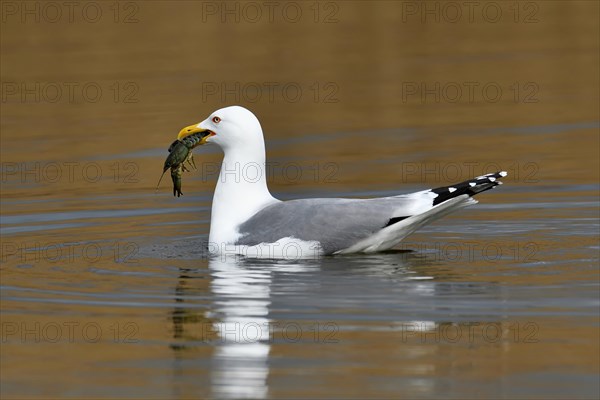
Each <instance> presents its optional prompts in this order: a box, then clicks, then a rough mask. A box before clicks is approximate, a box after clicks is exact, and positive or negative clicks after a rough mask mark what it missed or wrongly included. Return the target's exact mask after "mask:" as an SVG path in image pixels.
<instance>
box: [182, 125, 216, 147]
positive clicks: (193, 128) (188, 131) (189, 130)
mask: <svg viewBox="0 0 600 400" xmlns="http://www.w3.org/2000/svg"><path fill="white" fill-rule="evenodd" d="M198 125H199V124H194V125H190V126H186V127H185V128H183V129H182V130H180V131H179V134H178V135H177V140H181V139H183V138H185V137H186V136H189V135H193V134H194V133H199V132H206V135H204V136H203V137H202V141H201V142H200V143H198V146H200V145H203V144H205V143H206V139H208V138H209V137H211V136H214V133H213V132H211V131H209V130H208V129H202V128H198Z"/></svg>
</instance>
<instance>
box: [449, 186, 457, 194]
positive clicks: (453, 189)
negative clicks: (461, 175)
mask: <svg viewBox="0 0 600 400" xmlns="http://www.w3.org/2000/svg"><path fill="white" fill-rule="evenodd" d="M448 191H449V192H450V193H452V192H456V188H455V187H449V188H448Z"/></svg>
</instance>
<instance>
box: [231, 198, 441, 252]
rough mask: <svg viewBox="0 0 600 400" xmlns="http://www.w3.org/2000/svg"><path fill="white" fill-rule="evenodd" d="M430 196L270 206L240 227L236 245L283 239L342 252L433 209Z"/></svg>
mask: <svg viewBox="0 0 600 400" xmlns="http://www.w3.org/2000/svg"><path fill="white" fill-rule="evenodd" d="M435 196H436V195H435V194H433V193H431V192H419V193H414V194H411V195H406V196H396V197H384V198H377V199H365V200H363V199H302V200H291V201H285V202H281V203H277V204H273V205H270V206H268V207H266V208H264V209H263V210H261V211H259V212H258V213H256V214H255V215H254V216H253V217H252V218H250V219H249V220H248V221H246V222H244V223H243V224H242V225H241V226H240V233H241V234H242V237H241V238H240V239H239V240H238V242H237V243H236V244H239V245H249V246H253V245H257V244H259V243H273V242H276V241H277V240H279V239H281V238H284V237H293V238H296V239H300V240H307V241H309V240H315V241H318V242H320V244H321V247H322V248H323V250H324V252H325V253H330V252H333V251H337V250H341V249H344V248H347V247H349V246H351V245H352V244H354V243H356V242H358V241H359V240H361V239H364V238H366V237H368V236H370V235H372V234H373V233H375V232H377V231H379V230H380V229H382V228H384V227H385V226H387V225H390V224H393V223H394V222H397V221H400V220H402V219H403V218H404V217H408V216H411V215H414V214H417V213H420V212H424V211H427V210H428V209H430V208H431V207H432V199H433V198H434V197H435Z"/></svg>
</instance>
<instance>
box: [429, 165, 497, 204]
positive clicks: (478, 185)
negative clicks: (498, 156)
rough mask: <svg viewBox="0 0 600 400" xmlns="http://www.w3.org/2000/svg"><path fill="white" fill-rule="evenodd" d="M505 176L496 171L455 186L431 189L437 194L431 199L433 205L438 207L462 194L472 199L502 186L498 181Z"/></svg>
mask: <svg viewBox="0 0 600 400" xmlns="http://www.w3.org/2000/svg"><path fill="white" fill-rule="evenodd" d="M505 176H508V173H507V172H506V171H498V172H494V173H491V174H485V175H481V176H478V177H476V178H473V179H469V180H468V181H464V182H461V183H457V184H455V185H450V186H442V187H439V188H435V189H431V191H432V192H433V193H435V194H437V196H436V197H435V198H434V199H433V205H434V206H435V205H438V204H440V203H443V202H445V201H447V200H450V199H453V198H455V197H458V196H461V195H463V194H467V195H469V196H470V197H473V196H475V195H476V194H478V193H481V192H485V191H486V190H490V189H492V188H495V187H496V186H498V185H502V182H501V181H500V180H499V179H500V178H504V177H505Z"/></svg>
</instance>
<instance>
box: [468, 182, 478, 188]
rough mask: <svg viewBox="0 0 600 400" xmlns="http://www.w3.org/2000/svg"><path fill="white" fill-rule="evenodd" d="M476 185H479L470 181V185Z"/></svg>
mask: <svg viewBox="0 0 600 400" xmlns="http://www.w3.org/2000/svg"><path fill="white" fill-rule="evenodd" d="M475 185H477V184H476V183H475V182H469V186H471V187H473V186H475Z"/></svg>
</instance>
